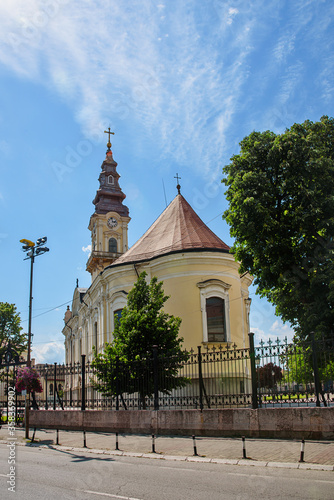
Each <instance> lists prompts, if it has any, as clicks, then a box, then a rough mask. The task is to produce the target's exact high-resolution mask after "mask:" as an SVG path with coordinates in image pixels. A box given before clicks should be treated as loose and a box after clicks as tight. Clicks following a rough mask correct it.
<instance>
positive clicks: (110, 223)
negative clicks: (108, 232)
mask: <svg viewBox="0 0 334 500" xmlns="http://www.w3.org/2000/svg"><path fill="white" fill-rule="evenodd" d="M107 224H108V226H109V227H116V226H117V224H118V222H117V220H116V219H115V218H114V217H109V219H108V222H107Z"/></svg>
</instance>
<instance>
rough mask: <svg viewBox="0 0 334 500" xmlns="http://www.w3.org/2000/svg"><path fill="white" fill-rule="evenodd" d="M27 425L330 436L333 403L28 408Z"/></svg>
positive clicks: (147, 431)
mask: <svg viewBox="0 0 334 500" xmlns="http://www.w3.org/2000/svg"><path fill="white" fill-rule="evenodd" d="M30 426H31V427H37V428H40V429H59V430H60V429H64V430H78V431H79V430H85V431H91V432H98V431H100V432H120V433H126V434H152V433H153V434H156V435H183V436H186V435H191V434H195V435H197V436H218V437H219V436H220V437H227V436H246V437H256V438H276V439H334V407H331V408H323V407H321V408H263V409H262V408H261V409H258V410H252V409H248V408H240V409H221V410H218V409H212V410H203V411H200V410H167V411H164V410H159V411H150V410H129V411H126V410H120V411H115V410H86V411H79V410H56V411H53V410H48V411H45V410H38V411H37V410H32V411H31V412H30Z"/></svg>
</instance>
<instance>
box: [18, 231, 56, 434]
mask: <svg viewBox="0 0 334 500" xmlns="http://www.w3.org/2000/svg"><path fill="white" fill-rule="evenodd" d="M46 241H47V237H46V236H44V237H43V238H38V240H37V241H36V243H34V242H33V241H30V240H26V239H22V240H20V243H23V246H22V250H23V251H24V252H26V254H27V257H26V258H25V259H24V260H27V259H30V291H29V320H28V353H27V366H28V367H29V368H30V366H31V335H32V334H31V320H32V282H33V272H34V262H35V257H38V256H39V255H42V254H43V253H45V252H48V251H49V249H48V248H47V247H46V246H45V243H46ZM29 409H30V394H26V396H25V437H26V439H29Z"/></svg>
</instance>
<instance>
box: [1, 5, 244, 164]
mask: <svg viewBox="0 0 334 500" xmlns="http://www.w3.org/2000/svg"><path fill="white" fill-rule="evenodd" d="M162 11H163V12H164V17H165V19H163V20H162V19H161V12H162ZM226 13H227V16H228V22H232V20H233V18H234V17H235V16H236V15H237V14H238V9H236V8H234V7H230V8H229V9H228V10H227V11H226ZM0 16H1V18H2V19H3V20H5V21H4V23H3V24H4V26H3V28H2V31H1V34H0V61H1V62H2V63H3V64H5V65H6V66H8V67H9V68H11V70H12V71H13V72H15V73H17V74H19V75H22V76H24V77H27V78H32V79H34V80H35V81H36V82H38V83H43V84H45V85H47V86H48V87H52V88H53V89H54V90H55V91H56V92H58V93H59V94H60V95H61V96H62V97H64V98H65V99H67V100H68V102H69V105H70V106H72V107H73V108H74V112H75V116H76V118H77V120H78V122H79V123H80V124H81V126H82V129H83V132H84V133H85V134H86V135H87V136H88V137H89V135H90V134H92V132H93V131H94V132H96V128H97V124H100V123H101V122H103V121H106V117H109V119H108V122H110V121H114V122H117V121H119V120H127V119H130V118H131V122H132V123H136V124H137V127H138V129H142V130H143V132H142V133H144V134H147V133H149V134H150V135H152V134H154V135H155V142H156V144H157V147H158V148H159V149H160V150H161V152H162V156H165V157H169V158H174V159H177V161H178V162H179V163H181V164H182V163H185V162H186V160H189V159H190V160H191V159H193V160H194V162H193V163H194V165H195V167H196V168H198V169H203V168H204V170H205V171H208V170H209V169H211V168H219V167H217V165H218V164H219V160H220V158H221V157H222V155H223V151H224V148H225V144H226V139H225V135H226V130H227V128H228V126H229V124H230V122H231V118H232V117H233V114H234V111H235V108H236V106H237V101H238V95H239V92H240V89H241V86H242V85H243V83H244V81H245V78H247V72H246V73H245V71H244V68H243V63H244V61H245V57H246V56H247V53H248V50H247V49H245V47H246V46H248V37H249V30H248V31H247V29H245V26H242V24H241V25H240V28H238V30H237V32H236V37H235V38H234V41H233V51H234V52H235V53H234V55H233V59H231V60H230V57H231V53H230V52H231V49H229V48H228V40H226V43H225V42H224V34H222V35H221V32H220V31H219V32H215V29H216V30H217V29H218V27H216V28H214V27H212V29H210V31H209V32H208V33H206V35H205V43H203V40H204V39H203V35H202V33H200V29H201V27H200V26H199V25H198V24H197V23H196V21H195V19H194V16H193V13H192V10H189V9H188V5H186V4H185V5H183V3H177V4H175V5H174V8H173V9H172V8H168V6H165V5H164V4H162V3H160V4H158V5H156V6H152V3H151V2H150V1H149V0H143V1H142V2H139V1H137V0H132V1H130V2H129V3H127V4H126V5H124V4H123V3H119V2H116V1H111V2H110V5H109V9H108V10H106V9H105V5H104V3H103V2H100V1H97V2H94V4H93V3H92V2H89V1H87V2H81V3H80V8H79V9H78V3H77V2H73V3H72V2H69V1H68V0H53V1H52V2H48V3H47V6H46V5H45V3H44V2H42V0H31V1H30V2H25V1H23V0H15V1H13V2H10V3H9V2H8V3H6V5H0ZM244 22H246V23H247V26H249V23H248V21H244ZM167 26H168V35H167V33H166V29H165V28H166V27H167ZM219 30H220V27H219ZM219 37H221V39H222V43H223V47H222V46H220V42H218V43H217V40H219ZM158 38H160V39H161V43H158V42H157V40H158ZM222 49H223V50H222ZM238 49H240V50H238ZM238 52H239V53H238ZM223 66H224V72H223V73H222V68H223ZM216 117H220V119H218V120H217V119H216ZM111 119H112V120H111ZM222 120H224V124H223V125H222ZM217 132H218V133H217ZM138 135H139V137H140V132H138ZM139 140H140V139H139V138H138V141H139ZM212 157H215V162H214V167H213V161H212Z"/></svg>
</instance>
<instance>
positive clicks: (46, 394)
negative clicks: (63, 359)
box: [45, 364, 49, 410]
mask: <svg viewBox="0 0 334 500" xmlns="http://www.w3.org/2000/svg"><path fill="white" fill-rule="evenodd" d="M48 408H49V407H48V365H47V364H46V365H45V409H46V410H47V409H48Z"/></svg>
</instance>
